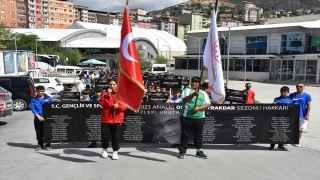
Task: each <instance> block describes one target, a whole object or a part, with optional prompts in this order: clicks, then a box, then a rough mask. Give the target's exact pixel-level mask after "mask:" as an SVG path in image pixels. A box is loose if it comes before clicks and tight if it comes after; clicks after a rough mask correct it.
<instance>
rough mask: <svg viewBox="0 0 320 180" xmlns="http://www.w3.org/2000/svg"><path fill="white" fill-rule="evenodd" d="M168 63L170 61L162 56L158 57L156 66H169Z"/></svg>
mask: <svg viewBox="0 0 320 180" xmlns="http://www.w3.org/2000/svg"><path fill="white" fill-rule="evenodd" d="M167 63H168V59H167V58H165V57H163V56H161V55H158V56H157V57H156V64H167Z"/></svg>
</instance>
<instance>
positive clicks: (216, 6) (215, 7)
mask: <svg viewBox="0 0 320 180" xmlns="http://www.w3.org/2000/svg"><path fill="white" fill-rule="evenodd" d="M218 4H219V0H216V3H215V6H214V10H215V11H214V12H215V13H217V11H218ZM211 13H212V12H211ZM211 22H212V19H211ZM211 24H212V23H211ZM210 26H211V25H210ZM210 29H211V27H210ZM199 61H200V59H199ZM203 63H204V61H203V55H202V67H201V73H200V83H199V87H198V89H197V91H198V92H199V91H200V86H201V81H202V76H203ZM198 97H199V95H198V96H196V101H195V103H194V108H196V107H197V101H198Z"/></svg>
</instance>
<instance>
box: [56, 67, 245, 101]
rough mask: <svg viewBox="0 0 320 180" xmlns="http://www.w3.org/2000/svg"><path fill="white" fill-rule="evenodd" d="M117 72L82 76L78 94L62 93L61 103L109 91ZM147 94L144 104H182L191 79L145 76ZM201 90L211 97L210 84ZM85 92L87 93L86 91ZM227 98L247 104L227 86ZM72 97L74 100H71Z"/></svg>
mask: <svg viewBox="0 0 320 180" xmlns="http://www.w3.org/2000/svg"><path fill="white" fill-rule="evenodd" d="M117 76H118V75H117V72H116V71H115V70H112V71H110V70H106V71H103V70H100V71H99V78H95V77H94V73H93V71H92V72H90V73H89V74H88V75H87V74H81V75H80V76H79V79H78V81H77V85H76V87H77V92H62V93H61V101H68V100H72V101H76V100H77V99H78V100H80V99H82V98H81V97H82V95H83V93H85V94H87V93H89V96H90V97H93V96H95V95H96V92H97V91H107V90H108V88H109V84H108V80H109V79H111V78H117ZM143 80H144V86H145V89H146V93H145V95H144V97H143V99H142V102H158V103H161V102H171V103H179V102H181V99H180V95H181V92H182V90H183V89H184V88H186V87H189V84H190V80H191V79H190V77H183V76H175V75H168V74H158V75H156V74H151V73H144V74H143ZM201 89H202V90H204V91H206V92H207V93H208V95H209V97H210V96H211V93H210V92H211V90H210V89H209V88H208V82H206V81H203V82H202V83H201ZM84 90H85V91H84ZM225 90H226V98H225V102H224V104H232V103H236V104H237V103H240V104H245V102H246V99H247V92H245V91H241V90H233V89H228V88H227V87H226V86H225ZM71 97H72V98H71Z"/></svg>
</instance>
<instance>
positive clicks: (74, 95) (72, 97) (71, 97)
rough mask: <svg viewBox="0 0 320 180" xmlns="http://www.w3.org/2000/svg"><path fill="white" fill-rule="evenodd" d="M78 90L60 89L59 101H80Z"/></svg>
mask: <svg viewBox="0 0 320 180" xmlns="http://www.w3.org/2000/svg"><path fill="white" fill-rule="evenodd" d="M80 96H81V94H80V92H68V91H62V92H60V100H61V101H80Z"/></svg>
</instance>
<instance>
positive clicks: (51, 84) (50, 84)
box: [33, 77, 64, 92]
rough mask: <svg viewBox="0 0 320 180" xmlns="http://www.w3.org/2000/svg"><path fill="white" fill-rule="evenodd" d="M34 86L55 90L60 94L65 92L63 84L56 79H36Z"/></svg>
mask: <svg viewBox="0 0 320 180" xmlns="http://www.w3.org/2000/svg"><path fill="white" fill-rule="evenodd" d="M33 82H34V86H35V87H37V86H44V87H45V89H48V88H53V89H55V90H56V91H58V92H61V91H64V86H63V83H62V82H61V81H60V80H59V79H58V78H56V77H34V78H33Z"/></svg>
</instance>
